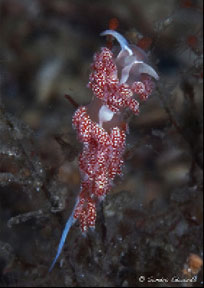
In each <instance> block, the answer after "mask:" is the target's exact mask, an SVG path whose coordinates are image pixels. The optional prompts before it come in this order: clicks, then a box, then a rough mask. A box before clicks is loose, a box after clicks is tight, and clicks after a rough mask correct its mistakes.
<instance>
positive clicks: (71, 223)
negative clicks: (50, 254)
mask: <svg viewBox="0 0 204 288" xmlns="http://www.w3.org/2000/svg"><path fill="white" fill-rule="evenodd" d="M74 222H75V219H74V211H73V212H72V214H71V216H70V217H69V219H68V220H67V223H66V225H65V228H64V231H63V233H62V237H61V239H60V243H59V246H58V249H57V254H56V256H55V259H54V260H53V262H52V265H51V266H50V269H49V272H51V271H52V269H53V267H54V266H55V263H56V262H57V259H58V258H59V256H60V254H61V252H62V248H63V246H64V242H65V240H66V238H67V235H68V233H69V230H70V228H71V227H72V225H73V224H74Z"/></svg>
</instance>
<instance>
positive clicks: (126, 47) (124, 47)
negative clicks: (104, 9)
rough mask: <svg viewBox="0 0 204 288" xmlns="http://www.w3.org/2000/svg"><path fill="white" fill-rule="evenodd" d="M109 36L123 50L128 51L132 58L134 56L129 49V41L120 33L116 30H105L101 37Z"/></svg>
mask: <svg viewBox="0 0 204 288" xmlns="http://www.w3.org/2000/svg"><path fill="white" fill-rule="evenodd" d="M107 35H111V36H113V37H114V38H115V39H116V40H117V41H118V43H119V44H120V47H121V49H122V50H126V51H128V53H129V55H130V56H131V55H132V54H133V52H132V50H131V49H130V47H129V43H128V41H127V40H126V39H125V38H124V37H123V36H122V35H121V34H120V33H118V32H116V31H114V30H105V31H104V32H102V33H101V34H100V36H107Z"/></svg>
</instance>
